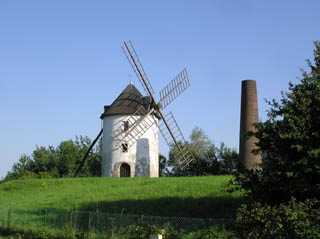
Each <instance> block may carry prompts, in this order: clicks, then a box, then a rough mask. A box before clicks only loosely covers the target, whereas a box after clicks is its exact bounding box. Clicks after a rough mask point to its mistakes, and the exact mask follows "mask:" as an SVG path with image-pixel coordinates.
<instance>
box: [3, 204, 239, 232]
mask: <svg viewBox="0 0 320 239" xmlns="http://www.w3.org/2000/svg"><path fill="white" fill-rule="evenodd" d="M0 223H1V226H2V227H6V228H14V229H17V230H28V231H39V230H40V231H41V230H42V231H46V232H50V233H52V234H54V235H65V234H66V233H68V234H74V235H76V234H82V235H87V236H85V237H84V238H100V237H96V236H94V235H101V234H105V235H107V234H110V233H112V234H116V233H117V232H118V231H119V230H123V229H124V228H126V227H128V226H131V225H138V226H147V225H155V226H157V227H159V228H161V227H163V226H164V225H165V224H170V225H171V226H172V227H173V228H175V230H183V231H185V232H192V231H197V230H205V229H209V228H210V227H212V226H214V225H224V226H228V225H232V224H233V223H234V221H233V220H232V219H221V218H218V219H214V218H208V219H202V218H187V217H160V216H159V217H158V216H146V215H128V214H115V213H105V212H98V211H97V212H92V211H77V210H72V211H65V210H57V209H43V210H29V209H28V210H24V209H17V208H11V207H10V208H8V207H0ZM89 235H90V236H89Z"/></svg>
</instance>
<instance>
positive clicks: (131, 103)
mask: <svg viewBox="0 0 320 239" xmlns="http://www.w3.org/2000/svg"><path fill="white" fill-rule="evenodd" d="M141 105H144V106H145V107H148V105H150V97H143V96H142V94H141V93H140V92H139V91H138V89H137V88H136V87H135V86H134V85H132V84H130V85H128V86H127V87H126V88H125V89H124V90H123V91H122V93H121V94H120V95H119V96H118V98H117V99H116V100H115V101H114V102H113V103H112V104H111V105H110V106H105V107H104V113H103V114H102V115H101V116H100V118H101V119H102V118H104V117H106V116H110V115H130V114H133V113H134V112H135V111H136V110H137V109H138V108H139V107H140V106H141ZM145 113H147V112H145Z"/></svg>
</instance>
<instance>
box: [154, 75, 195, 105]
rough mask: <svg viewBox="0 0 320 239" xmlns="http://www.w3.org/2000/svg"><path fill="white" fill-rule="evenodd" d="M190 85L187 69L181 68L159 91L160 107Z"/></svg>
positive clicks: (168, 102) (167, 103)
mask: <svg viewBox="0 0 320 239" xmlns="http://www.w3.org/2000/svg"><path fill="white" fill-rule="evenodd" d="M189 86H190V82H189V77H188V74H187V70H186V69H183V70H182V71H181V72H180V73H179V74H178V75H177V76H176V77H175V78H174V79H173V80H172V81H171V82H170V83H169V84H168V85H166V86H165V87H164V88H163V89H162V90H161V91H160V101H159V102H160V104H161V108H165V107H167V106H168V105H169V104H170V103H171V102H172V101H173V100H174V99H175V98H177V97H178V96H179V95H180V94H181V93H182V92H183V91H185V90H186V89H187V88H188V87H189Z"/></svg>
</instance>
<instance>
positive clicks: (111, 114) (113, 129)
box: [75, 41, 193, 177]
mask: <svg viewBox="0 0 320 239" xmlns="http://www.w3.org/2000/svg"><path fill="white" fill-rule="evenodd" d="M122 49H123V51H124V53H125V55H126V56H127V59H128V60H129V62H130V64H131V66H132V68H133V71H134V72H135V74H136V75H137V77H138V79H139V81H140V83H141V84H142V87H143V88H144V90H145V92H146V94H147V96H145V97H144V96H142V94H141V93H140V92H139V91H138V90H137V88H136V87H135V86H134V85H133V84H130V85H128V86H127V87H126V88H125V89H124V91H123V92H122V93H121V94H120V95H119V96H118V98H117V99H116V100H115V101H114V102H113V103H112V104H111V105H110V106H105V108H104V113H103V114H102V115H101V119H102V120H103V129H101V131H100V132H99V134H98V136H97V137H96V139H95V140H94V141H93V143H92V145H91V146H90V147H89V149H88V152H87V154H86V155H85V157H84V158H83V160H82V162H81V164H80V166H79V168H78V170H77V171H76V173H75V176H76V175H77V174H78V172H79V170H80V169H81V167H82V165H83V163H84V161H85V159H86V157H87V155H88V153H89V151H90V150H91V149H92V147H93V145H94V144H95V143H96V142H97V140H98V138H99V137H100V136H101V135H102V133H103V148H102V176H107V177H135V176H138V177H158V176H159V149H158V145H159V144H158V131H159V130H160V132H161V134H162V136H163V137H164V139H165V141H166V142H167V144H168V145H169V146H172V145H175V150H174V152H173V154H174V157H175V159H176V161H177V162H179V166H180V168H184V167H185V166H187V165H188V164H189V163H190V162H191V161H192V160H193V157H192V155H191V153H190V152H189V151H188V149H187V147H186V144H185V139H184V137H183V135H182V132H181V130H180V128H179V126H178V124H177V122H176V120H175V119H174V117H173V114H172V113H171V112H170V113H168V114H166V115H164V113H163V112H162V110H163V109H164V108H165V107H166V106H168V105H169V104H170V103H171V102H172V101H173V100H174V99H175V98H176V97H177V96H179V95H180V94H181V93H182V92H183V91H184V90H185V89H187V88H188V87H189V86H190V82H189V79H188V75H187V71H186V69H184V70H182V71H181V72H180V73H179V74H178V75H177V76H176V77H175V78H174V79H173V80H172V81H171V82H170V83H169V84H168V85H167V86H166V87H164V88H163V89H162V90H161V91H160V100H159V101H156V99H155V97H154V91H153V89H152V87H151V84H150V82H149V80H148V77H147V75H146V73H145V72H144V69H143V67H142V65H141V63H140V60H139V58H138V56H137V54H136V52H135V49H134V47H133V45H132V43H131V42H130V41H129V42H124V46H123V47H122Z"/></svg>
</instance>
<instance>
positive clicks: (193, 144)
mask: <svg viewBox="0 0 320 239" xmlns="http://www.w3.org/2000/svg"><path fill="white" fill-rule="evenodd" d="M189 138H190V142H187V143H186V144H187V145H186V146H187V147H188V149H189V151H190V152H191V153H192V155H193V157H194V159H195V160H193V161H192V162H191V163H190V164H189V165H188V166H187V167H185V168H184V169H183V170H182V169H181V168H179V165H180V163H181V162H177V159H176V158H175V157H174V154H173V153H172V152H173V151H175V146H174V145H173V146H172V147H171V149H170V153H169V159H168V160H167V161H166V163H165V166H163V168H164V169H163V170H162V174H166V175H172V176H182V175H188V176H191V175H193V176H201V175H218V174H231V173H233V172H234V171H236V170H237V167H238V153H237V151H236V150H235V149H230V148H228V147H226V146H225V144H224V143H221V144H220V147H217V146H216V145H215V144H214V143H213V141H212V140H210V139H209V137H208V136H207V135H206V134H205V132H204V130H203V129H201V128H199V127H196V128H194V129H193V130H192V132H191V135H190V137H189ZM162 160H164V159H162ZM160 162H161V161H160Z"/></svg>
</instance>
